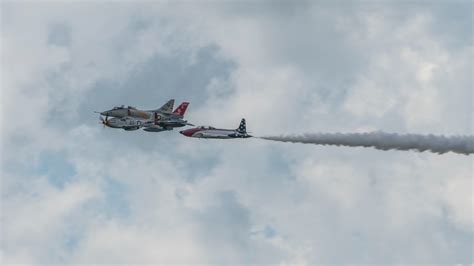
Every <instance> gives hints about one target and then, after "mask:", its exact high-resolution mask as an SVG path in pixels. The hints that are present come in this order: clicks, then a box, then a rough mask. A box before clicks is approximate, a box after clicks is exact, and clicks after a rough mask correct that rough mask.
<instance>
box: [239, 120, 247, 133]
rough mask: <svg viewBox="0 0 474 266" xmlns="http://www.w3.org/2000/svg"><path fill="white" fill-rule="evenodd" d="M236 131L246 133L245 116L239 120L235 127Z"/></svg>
mask: <svg viewBox="0 0 474 266" xmlns="http://www.w3.org/2000/svg"><path fill="white" fill-rule="evenodd" d="M237 132H239V133H241V134H247V125H246V123H245V118H242V120H241V121H240V125H239V127H238V128H237Z"/></svg>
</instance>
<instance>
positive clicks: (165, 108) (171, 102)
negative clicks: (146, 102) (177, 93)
mask: <svg viewBox="0 0 474 266" xmlns="http://www.w3.org/2000/svg"><path fill="white" fill-rule="evenodd" d="M173 106H174V99H170V100H169V101H167V102H166V103H165V104H164V105H163V106H161V107H160V108H159V109H156V111H158V112H163V113H171V112H172V111H173Z"/></svg>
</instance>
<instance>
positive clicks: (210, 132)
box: [179, 118, 252, 139]
mask: <svg viewBox="0 0 474 266" xmlns="http://www.w3.org/2000/svg"><path fill="white" fill-rule="evenodd" d="M179 133H181V134H183V135H184V136H186V137H193V138H205V139H236V138H250V137H252V136H250V135H249V134H247V128H246V124H245V119H244V118H242V121H241V122H240V125H239V127H238V128H237V129H219V128H214V127H210V126H200V127H196V128H190V129H186V130H182V131H180V132H179Z"/></svg>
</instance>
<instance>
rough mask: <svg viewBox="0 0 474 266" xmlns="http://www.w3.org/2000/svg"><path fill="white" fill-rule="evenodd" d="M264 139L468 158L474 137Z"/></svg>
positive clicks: (351, 135)
mask: <svg viewBox="0 0 474 266" xmlns="http://www.w3.org/2000/svg"><path fill="white" fill-rule="evenodd" d="M260 138H261V139H266V140H273V141H281V142H293V143H305V144H306V143H308V144H317V145H336V146H349V147H373V148H375V149H379V150H384V151H385V150H392V149H395V150H403V151H406V150H416V151H419V152H423V151H430V152H434V153H438V154H443V153H446V152H450V151H451V152H455V153H460V154H465V155H469V154H472V153H474V136H452V137H445V136H435V135H417V134H406V135H399V134H392V133H385V132H371V133H347V134H343V133H315V134H303V135H286V136H285V135H282V136H265V137H260Z"/></svg>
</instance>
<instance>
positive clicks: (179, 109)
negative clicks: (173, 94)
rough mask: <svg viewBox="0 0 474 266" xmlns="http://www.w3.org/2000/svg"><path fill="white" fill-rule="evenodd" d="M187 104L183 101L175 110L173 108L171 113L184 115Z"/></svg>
mask: <svg viewBox="0 0 474 266" xmlns="http://www.w3.org/2000/svg"><path fill="white" fill-rule="evenodd" d="M188 105H189V103H188V102H183V103H182V104H180V105H179V106H178V107H177V108H176V110H174V112H173V114H176V115H184V113H185V112H186V109H187V108H188Z"/></svg>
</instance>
